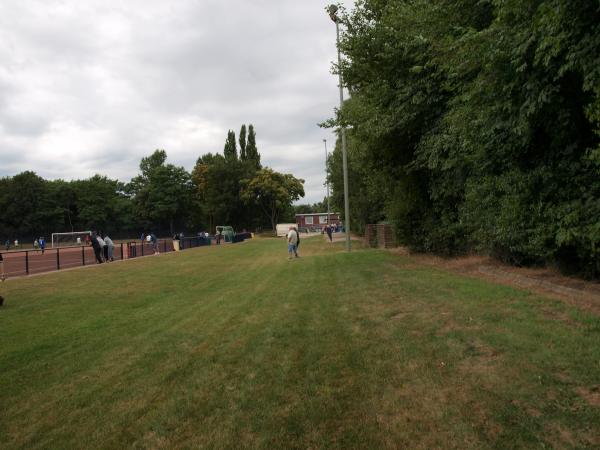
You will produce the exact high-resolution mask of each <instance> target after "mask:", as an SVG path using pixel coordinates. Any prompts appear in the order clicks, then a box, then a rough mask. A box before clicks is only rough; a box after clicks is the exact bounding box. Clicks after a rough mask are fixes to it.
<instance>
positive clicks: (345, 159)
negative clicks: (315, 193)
mask: <svg viewBox="0 0 600 450" xmlns="http://www.w3.org/2000/svg"><path fill="white" fill-rule="evenodd" d="M337 10H338V7H337V6H335V5H330V6H329V8H328V11H329V17H330V18H331V20H333V22H334V23H335V33H336V47H337V54H338V75H339V80H340V111H341V110H342V106H343V105H344V85H343V83H342V54H341V52H340V19H339V17H338V16H337ZM340 132H341V134H342V170H343V172H344V231H345V233H346V251H347V252H349V251H350V250H351V245H350V201H349V200H348V157H347V156H346V155H347V152H346V127H345V126H344V124H343V123H340Z"/></svg>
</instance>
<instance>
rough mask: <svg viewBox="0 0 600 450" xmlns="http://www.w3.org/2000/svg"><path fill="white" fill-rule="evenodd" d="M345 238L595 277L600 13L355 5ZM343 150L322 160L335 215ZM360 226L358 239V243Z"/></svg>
mask: <svg viewBox="0 0 600 450" xmlns="http://www.w3.org/2000/svg"><path fill="white" fill-rule="evenodd" d="M342 21H343V25H344V26H343V29H344V32H343V35H342V39H341V45H340V47H341V50H342V53H343V55H344V59H343V62H342V64H341V67H337V68H336V70H341V72H342V76H343V80H344V84H345V86H346V87H347V89H348V90H349V93H350V99H349V100H347V101H346V102H345V104H344V105H343V107H342V108H341V110H340V111H338V113H337V115H336V117H335V119H332V120H330V121H328V122H327V123H325V124H324V126H336V127H339V126H340V125H342V124H343V125H344V126H345V127H346V128H347V135H348V158H349V178H350V186H351V189H350V208H351V218H352V220H353V224H354V226H355V227H356V228H357V229H358V231H361V230H362V229H363V228H364V225H365V224H366V223H376V222H380V221H388V222H390V223H392V224H393V225H394V228H395V230H396V233H397V237H398V239H399V240H400V242H401V243H403V244H405V245H407V246H409V247H411V248H413V249H416V250H419V251H428V252H436V253H439V254H446V255H454V254H460V253H465V252H470V251H479V252H484V253H487V254H491V255H494V256H496V257H499V258H501V259H503V260H505V261H508V262H511V263H514V264H519V265H520V264H527V265H529V264H551V265H555V266H558V267H559V268H561V269H564V270H567V271H572V272H577V273H580V274H585V275H587V276H593V277H597V276H598V275H599V273H600V71H599V70H598V68H599V67H600V27H599V26H598V24H599V23H600V8H599V6H598V2H597V1H589V0H522V1H497V0H410V1H408V0H396V1H380V0H361V1H358V2H357V3H356V7H355V9H354V10H352V11H350V12H348V13H345V14H344V16H343V19H342ZM341 164H342V162H341V149H340V144H339V142H338V144H337V145H336V148H335V151H334V152H333V154H332V155H331V157H330V158H329V162H328V166H329V173H330V175H329V177H330V182H331V184H332V186H333V196H332V203H333V204H335V205H336V208H337V209H339V210H343V186H342V170H341ZM356 228H355V229H356Z"/></svg>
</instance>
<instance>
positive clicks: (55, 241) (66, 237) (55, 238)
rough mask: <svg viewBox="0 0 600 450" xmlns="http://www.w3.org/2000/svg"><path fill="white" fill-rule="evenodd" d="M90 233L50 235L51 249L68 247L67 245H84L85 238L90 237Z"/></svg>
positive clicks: (75, 232)
mask: <svg viewBox="0 0 600 450" xmlns="http://www.w3.org/2000/svg"><path fill="white" fill-rule="evenodd" d="M91 235H92V232H91V231H73V232H72V233H52V248H54V247H68V246H69V245H84V244H85V237H86V236H91Z"/></svg>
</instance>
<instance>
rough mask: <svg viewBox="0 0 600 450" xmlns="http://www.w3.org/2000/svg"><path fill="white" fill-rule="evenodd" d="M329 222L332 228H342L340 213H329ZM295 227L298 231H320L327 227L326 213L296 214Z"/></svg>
mask: <svg viewBox="0 0 600 450" xmlns="http://www.w3.org/2000/svg"><path fill="white" fill-rule="evenodd" d="M329 222H330V223H331V225H333V226H339V227H341V226H342V222H341V220H340V213H329ZM296 225H297V226H298V229H299V230H300V229H305V228H308V229H309V230H310V229H314V230H321V229H323V228H325V225H327V213H326V212H324V213H311V214H296Z"/></svg>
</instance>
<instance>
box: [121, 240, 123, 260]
mask: <svg viewBox="0 0 600 450" xmlns="http://www.w3.org/2000/svg"><path fill="white" fill-rule="evenodd" d="M122 259H123V243H122V242H121V260H122Z"/></svg>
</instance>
